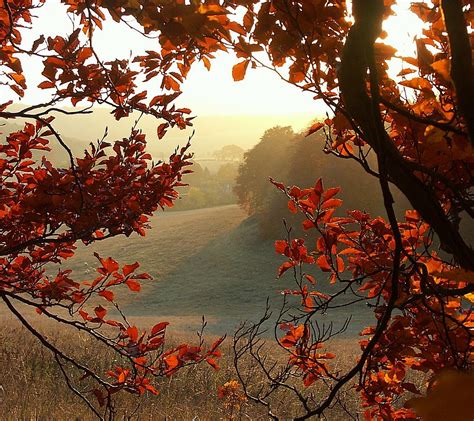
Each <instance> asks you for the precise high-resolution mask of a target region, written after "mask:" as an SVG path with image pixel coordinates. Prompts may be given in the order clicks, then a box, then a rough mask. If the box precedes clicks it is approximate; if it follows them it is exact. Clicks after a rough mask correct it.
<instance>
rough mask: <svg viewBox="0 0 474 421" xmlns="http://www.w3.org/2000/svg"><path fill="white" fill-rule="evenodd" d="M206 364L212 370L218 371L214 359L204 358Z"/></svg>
mask: <svg viewBox="0 0 474 421" xmlns="http://www.w3.org/2000/svg"><path fill="white" fill-rule="evenodd" d="M206 362H207V363H208V364H209V365H210V366H211V367H212V368H213V369H214V370H219V366H218V365H217V362H216V360H215V359H214V358H206Z"/></svg>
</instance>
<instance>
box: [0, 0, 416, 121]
mask: <svg viewBox="0 0 474 421" xmlns="http://www.w3.org/2000/svg"><path fill="white" fill-rule="evenodd" d="M399 3H400V4H401V7H399V8H398V12H399V15H400V16H399V17H398V18H393V19H391V20H390V21H389V22H386V24H385V28H386V30H387V32H389V35H390V36H389V39H388V41H389V42H391V43H392V44H395V45H396V46H397V48H399V49H401V50H403V55H405V54H409V53H411V52H412V50H413V36H414V35H415V34H416V33H419V32H420V31H421V27H420V24H419V21H418V20H417V19H416V18H415V17H414V16H413V15H412V14H410V13H407V11H406V9H407V7H408V5H409V3H410V2H409V1H408V0H406V1H400V2H399ZM64 10H65V8H64V6H62V5H60V3H59V1H56V0H49V1H48V2H46V6H45V7H43V8H42V9H40V10H38V11H37V15H38V17H39V18H38V19H35V20H34V23H33V30H32V31H30V30H26V31H24V39H25V43H26V44H27V45H30V44H31V43H32V42H33V40H34V39H36V38H37V37H38V35H39V34H44V35H46V36H48V35H56V34H62V35H64V34H67V33H68V31H69V32H70V30H71V28H72V24H71V22H70V21H69V20H68V19H66V18H65V14H64ZM94 42H95V46H96V49H97V50H98V51H100V55H101V56H102V57H103V58H106V59H107V58H113V57H126V56H128V54H129V52H130V50H133V52H134V53H135V54H136V53H140V52H141V51H144V50H146V49H150V48H155V46H156V45H157V41H156V40H148V39H145V38H143V37H141V36H140V35H139V34H137V33H135V32H133V31H131V30H128V29H127V28H124V26H123V25H119V24H117V23H115V22H113V21H112V20H111V19H109V21H108V25H106V29H105V30H104V31H97V32H96V33H95V36H94ZM24 63H25V73H26V75H27V81H29V83H28V87H29V89H28V91H27V94H26V96H25V98H24V99H23V100H22V101H23V102H25V103H34V102H38V101H41V100H44V95H45V92H44V91H42V90H39V89H37V88H36V85H37V84H38V82H39V80H41V78H40V73H41V69H42V66H41V62H40V61H39V60H36V59H31V60H28V61H25V62H24ZM235 63H236V59H235V57H234V56H232V55H230V54H222V55H221V56H220V57H218V59H217V60H215V61H213V63H212V68H211V71H207V70H206V69H205V68H204V66H203V65H201V64H197V65H196V66H195V67H194V68H193V69H192V70H191V72H190V74H189V78H188V80H187V81H186V82H185V84H184V86H183V92H184V93H183V95H182V96H181V97H180V99H179V102H178V105H180V106H186V107H189V108H191V109H192V110H193V114H196V115H222V114H227V115H242V114H247V115H250V114H251V115H255V114H264V115H272V114H278V115H288V114H300V113H305V114H311V115H314V117H317V116H318V115H321V114H323V113H324V111H325V108H324V106H323V105H322V104H321V103H320V102H316V101H314V100H313V99H312V95H310V94H307V93H303V92H301V91H300V90H298V89H297V88H295V87H293V86H290V85H287V84H285V83H284V82H282V81H281V80H280V79H279V78H278V77H277V76H276V75H275V74H273V73H272V72H270V71H268V70H265V69H255V70H253V69H249V70H248V72H247V76H246V78H245V80H244V81H241V82H238V83H235V82H233V80H232V76H231V69H232V65H233V64H235ZM396 67H398V66H397V65H396V64H394V65H393V68H394V69H395V68H396ZM394 71H395V70H394ZM153 88H156V93H158V92H159V86H154V87H153V85H152V84H151V85H148V89H149V91H154V89H153ZM151 93H152V94H155V92H151ZM0 95H1V96H2V98H6V97H7V98H8V99H13V100H14V101H15V102H17V101H18V98H17V97H16V95H15V94H13V93H12V92H10V91H6V90H5V88H3V87H0Z"/></svg>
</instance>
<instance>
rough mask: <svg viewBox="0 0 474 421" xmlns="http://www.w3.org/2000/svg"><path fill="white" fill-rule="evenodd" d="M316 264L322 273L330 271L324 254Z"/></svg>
mask: <svg viewBox="0 0 474 421" xmlns="http://www.w3.org/2000/svg"><path fill="white" fill-rule="evenodd" d="M316 263H317V265H318V266H319V267H320V268H321V270H323V271H324V272H330V271H331V265H330V264H329V260H328V258H327V256H326V255H325V254H323V255H321V256H319V257H318V259H317V260H316Z"/></svg>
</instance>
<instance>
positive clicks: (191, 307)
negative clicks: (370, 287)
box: [68, 205, 368, 334]
mask: <svg viewBox="0 0 474 421" xmlns="http://www.w3.org/2000/svg"><path fill="white" fill-rule="evenodd" d="M275 223H278V221H275ZM152 226H153V228H152V229H151V230H149V231H148V233H147V236H146V237H144V238H139V237H136V236H135V237H131V238H129V239H127V238H125V237H122V238H115V239H110V240H107V241H104V242H101V243H98V244H96V245H94V246H93V247H87V248H86V247H81V248H79V249H78V251H77V254H76V256H75V257H74V258H73V259H71V261H70V262H68V266H69V267H71V268H72V269H73V270H74V271H75V273H76V276H78V277H80V279H86V277H88V278H92V277H93V276H95V275H94V270H93V268H94V267H95V266H96V263H97V262H96V261H95V258H94V257H93V252H94V251H97V252H99V253H100V254H101V255H102V256H112V257H113V258H115V259H116V260H118V261H119V262H121V263H132V262H134V261H135V260H138V261H139V262H140V263H141V265H142V266H141V268H142V269H143V270H145V271H147V272H149V273H150V274H151V275H152V276H153V277H154V280H153V281H149V282H147V283H146V285H144V288H143V290H142V292H141V293H140V294H134V293H128V291H124V292H122V294H121V295H122V297H121V301H122V302H124V301H125V302H126V303H127V304H126V305H125V310H126V313H127V314H130V315H133V316H137V317H146V318H148V317H153V319H165V318H167V317H168V318H169V319H170V320H171V321H174V322H178V324H180V327H181V328H183V329H187V328H192V329H195V328H197V327H198V326H199V324H200V320H201V317H202V316H203V315H204V316H205V317H206V319H207V321H208V324H209V330H210V331H211V332H212V333H222V332H228V333H230V334H231V333H232V332H233V330H234V328H235V327H236V326H237V325H238V324H239V323H240V322H241V321H242V320H245V319H252V320H256V319H257V318H258V317H259V316H261V314H262V312H263V310H264V308H265V302H266V299H267V297H269V298H270V301H271V304H272V309H273V310H274V312H275V313H277V312H278V311H279V303H281V295H280V294H279V293H278V291H280V290H282V289H284V288H287V287H292V285H291V279H290V278H284V279H282V280H276V279H275V274H276V269H277V267H278V266H279V265H280V264H281V263H282V261H283V259H282V258H281V256H278V255H276V254H275V252H274V249H273V242H272V241H267V242H262V241H261V240H259V238H258V235H257V227H256V222H255V221H253V220H252V219H246V215H245V214H244V212H243V211H242V210H241V209H239V208H238V207H237V206H235V205H229V206H221V207H215V208H208V209H200V210H193V211H180V212H165V213H161V214H159V215H157V216H156V217H154V218H153V219H152ZM282 237H283V226H282ZM314 275H315V276H316V277H317V279H318V281H319V280H320V281H321V289H323V290H325V291H328V290H329V287H325V286H324V285H325V282H324V280H325V279H326V277H327V275H326V274H324V275H323V274H322V273H319V272H317V271H315V273H314ZM351 311H352V313H351V314H349V313H347V310H341V311H339V312H337V313H332V314H329V315H327V316H321V319H320V321H321V322H322V323H328V322H329V321H331V320H332V321H334V322H335V323H336V325H339V324H340V323H342V322H343V321H344V319H345V318H346V317H348V316H349V315H351V316H352V318H353V323H352V327H351V329H350V331H349V332H348V333H350V334H354V333H356V332H357V331H358V329H360V328H361V326H363V325H365V324H367V314H368V312H367V310H366V309H365V308H364V306H363V305H362V306H359V307H357V308H355V309H351ZM180 322H181V323H180Z"/></svg>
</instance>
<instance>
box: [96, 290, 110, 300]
mask: <svg viewBox="0 0 474 421" xmlns="http://www.w3.org/2000/svg"><path fill="white" fill-rule="evenodd" d="M99 295H100V296H101V297H104V298H105V299H106V300H108V301H113V300H114V293H113V292H112V291H107V290H104V291H100V292H99Z"/></svg>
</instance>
